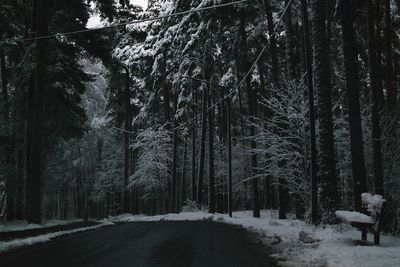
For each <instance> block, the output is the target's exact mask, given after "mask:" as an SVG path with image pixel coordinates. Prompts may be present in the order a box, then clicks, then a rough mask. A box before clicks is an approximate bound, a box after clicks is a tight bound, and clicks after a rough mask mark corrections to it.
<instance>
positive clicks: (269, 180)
mask: <svg viewBox="0 0 400 267" xmlns="http://www.w3.org/2000/svg"><path fill="white" fill-rule="evenodd" d="M270 2H271V0H264V4H265V9H266V10H265V12H266V16H267V29H268V35H269V37H270V39H269V42H270V54H271V66H272V69H271V71H272V81H273V85H274V87H275V89H276V90H278V88H279V77H280V75H279V58H278V48H277V41H276V34H275V26H274V20H273V14H272V8H271V4H270ZM266 113H267V114H268V116H271V115H272V114H269V113H270V111H268V110H267V111H266ZM266 156H267V157H273V155H266ZM273 180H274V177H272V176H271V175H268V176H267V177H266V182H265V183H266V184H267V185H268V187H269V188H270V191H269V192H270V194H269V198H270V200H269V203H270V204H271V205H270V206H271V208H272V209H275V208H276V200H275V199H276V194H275V191H276V190H274V189H273V188H272V187H273ZM278 187H279V185H278ZM278 195H279V191H278Z"/></svg>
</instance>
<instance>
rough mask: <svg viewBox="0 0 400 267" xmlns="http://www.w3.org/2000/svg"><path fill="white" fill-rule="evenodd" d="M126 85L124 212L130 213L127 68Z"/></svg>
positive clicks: (130, 120)
mask: <svg viewBox="0 0 400 267" xmlns="http://www.w3.org/2000/svg"><path fill="white" fill-rule="evenodd" d="M125 72H126V85H125V122H124V127H125V131H124V186H123V188H122V211H123V212H124V213H127V212H129V207H130V196H129V189H128V179H129V175H130V168H129V167H130V151H131V149H130V148H129V143H130V132H131V128H132V127H131V123H132V119H131V118H132V116H131V108H130V107H131V98H130V92H129V91H130V75H129V69H128V67H126V68H125Z"/></svg>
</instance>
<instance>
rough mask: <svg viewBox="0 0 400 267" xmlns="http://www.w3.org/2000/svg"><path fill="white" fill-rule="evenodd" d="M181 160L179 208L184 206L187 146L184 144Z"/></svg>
mask: <svg viewBox="0 0 400 267" xmlns="http://www.w3.org/2000/svg"><path fill="white" fill-rule="evenodd" d="M184 146H185V147H184V150H183V158H182V181H181V206H183V205H185V201H186V158H187V145H186V142H185V145H184Z"/></svg>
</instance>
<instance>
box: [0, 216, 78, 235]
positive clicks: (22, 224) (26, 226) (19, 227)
mask: <svg viewBox="0 0 400 267" xmlns="http://www.w3.org/2000/svg"><path fill="white" fill-rule="evenodd" d="M82 221H83V220H82V219H74V220H64V221H61V220H50V221H46V222H45V223H42V224H34V223H27V222H26V221H11V222H1V223H0V232H12V231H23V230H30V229H38V228H44V227H51V226H58V225H66V224H70V223H76V222H82Z"/></svg>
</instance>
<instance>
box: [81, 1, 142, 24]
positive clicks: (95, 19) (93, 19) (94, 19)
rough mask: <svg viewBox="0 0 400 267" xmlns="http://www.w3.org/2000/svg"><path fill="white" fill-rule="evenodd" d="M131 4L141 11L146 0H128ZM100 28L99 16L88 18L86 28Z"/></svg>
mask: <svg viewBox="0 0 400 267" xmlns="http://www.w3.org/2000/svg"><path fill="white" fill-rule="evenodd" d="M130 3H131V4H135V5H139V6H141V7H143V9H146V8H147V0H130ZM99 26H101V18H100V15H99V14H96V15H94V16H92V17H91V18H89V21H88V23H87V27H88V28H97V27H99Z"/></svg>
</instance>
